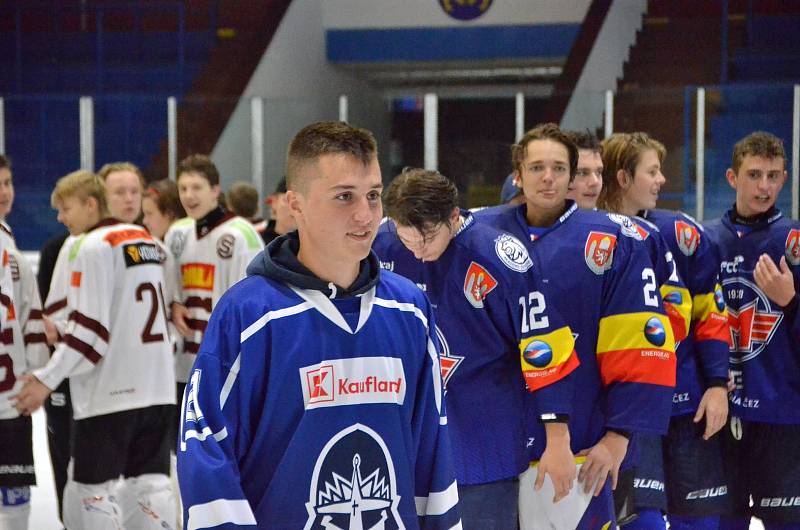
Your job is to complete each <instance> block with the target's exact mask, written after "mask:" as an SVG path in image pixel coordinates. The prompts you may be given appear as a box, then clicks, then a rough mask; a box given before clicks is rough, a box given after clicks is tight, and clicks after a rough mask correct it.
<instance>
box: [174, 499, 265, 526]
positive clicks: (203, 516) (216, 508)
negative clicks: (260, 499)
mask: <svg viewBox="0 0 800 530" xmlns="http://www.w3.org/2000/svg"><path fill="white" fill-rule="evenodd" d="M226 523H228V524H236V525H255V524H256V518H255V516H254V515H253V510H252V509H251V508H250V504H248V502H247V501H246V500H244V499H240V500H228V499H217V500H215V501H211V502H207V503H205V504H196V505H194V506H191V507H189V521H188V524H187V530H197V529H199V528H213V527H215V526H219V525H221V524H226Z"/></svg>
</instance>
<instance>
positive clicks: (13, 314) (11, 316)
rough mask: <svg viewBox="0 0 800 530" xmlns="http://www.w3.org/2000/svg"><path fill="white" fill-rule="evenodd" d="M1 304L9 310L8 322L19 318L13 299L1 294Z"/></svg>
mask: <svg viewBox="0 0 800 530" xmlns="http://www.w3.org/2000/svg"><path fill="white" fill-rule="evenodd" d="M0 304H3V305H4V306H5V307H6V308H7V309H8V315H7V318H8V320H14V319H15V318H17V312H16V311H15V310H14V302H12V301H11V298H9V297H8V296H6V295H4V294H0Z"/></svg>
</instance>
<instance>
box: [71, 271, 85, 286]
mask: <svg viewBox="0 0 800 530" xmlns="http://www.w3.org/2000/svg"><path fill="white" fill-rule="evenodd" d="M81 277H82V274H81V272H80V271H72V277H71V278H70V281H69V284H70V285H71V286H73V287H80V286H81Z"/></svg>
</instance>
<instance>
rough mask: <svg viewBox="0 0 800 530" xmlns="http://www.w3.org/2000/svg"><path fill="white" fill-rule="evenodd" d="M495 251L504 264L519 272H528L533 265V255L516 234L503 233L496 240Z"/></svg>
mask: <svg viewBox="0 0 800 530" xmlns="http://www.w3.org/2000/svg"><path fill="white" fill-rule="evenodd" d="M494 251H495V252H496V253H497V257H498V258H500V261H502V262H503V264H504V265H505V266H506V267H508V268H509V269H511V270H512V271H517V272H527V271H528V269H530V268H531V267H533V262H532V261H531V257H530V256H529V255H528V251H527V250H525V246H524V245H523V244H522V242H521V241H520V240H519V239H517V238H516V237H514V236H510V235H508V234H503V235H501V236H500V237H498V238H497V239H495V240H494Z"/></svg>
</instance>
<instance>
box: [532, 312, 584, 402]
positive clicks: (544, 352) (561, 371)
mask: <svg viewBox="0 0 800 530" xmlns="http://www.w3.org/2000/svg"><path fill="white" fill-rule="evenodd" d="M519 361H520V367H521V368H522V374H523V376H524V377H525V382H526V383H527V385H528V389H529V390H536V389H538V388H542V387H545V386H547V385H549V384H550V383H553V382H555V381H557V380H559V379H561V378H562V377H564V376H565V375H567V374H569V373H570V372H571V371H572V370H574V369H575V368H576V367H577V366H578V364H579V361H578V356H577V354H576V353H575V338H574V337H573V336H572V330H570V328H569V327H566V326H564V327H562V328H559V329H557V330H555V331H551V332H550V333H547V334H545V335H534V336H533V337H527V338H525V339H523V340H522V341H520V343H519Z"/></svg>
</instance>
